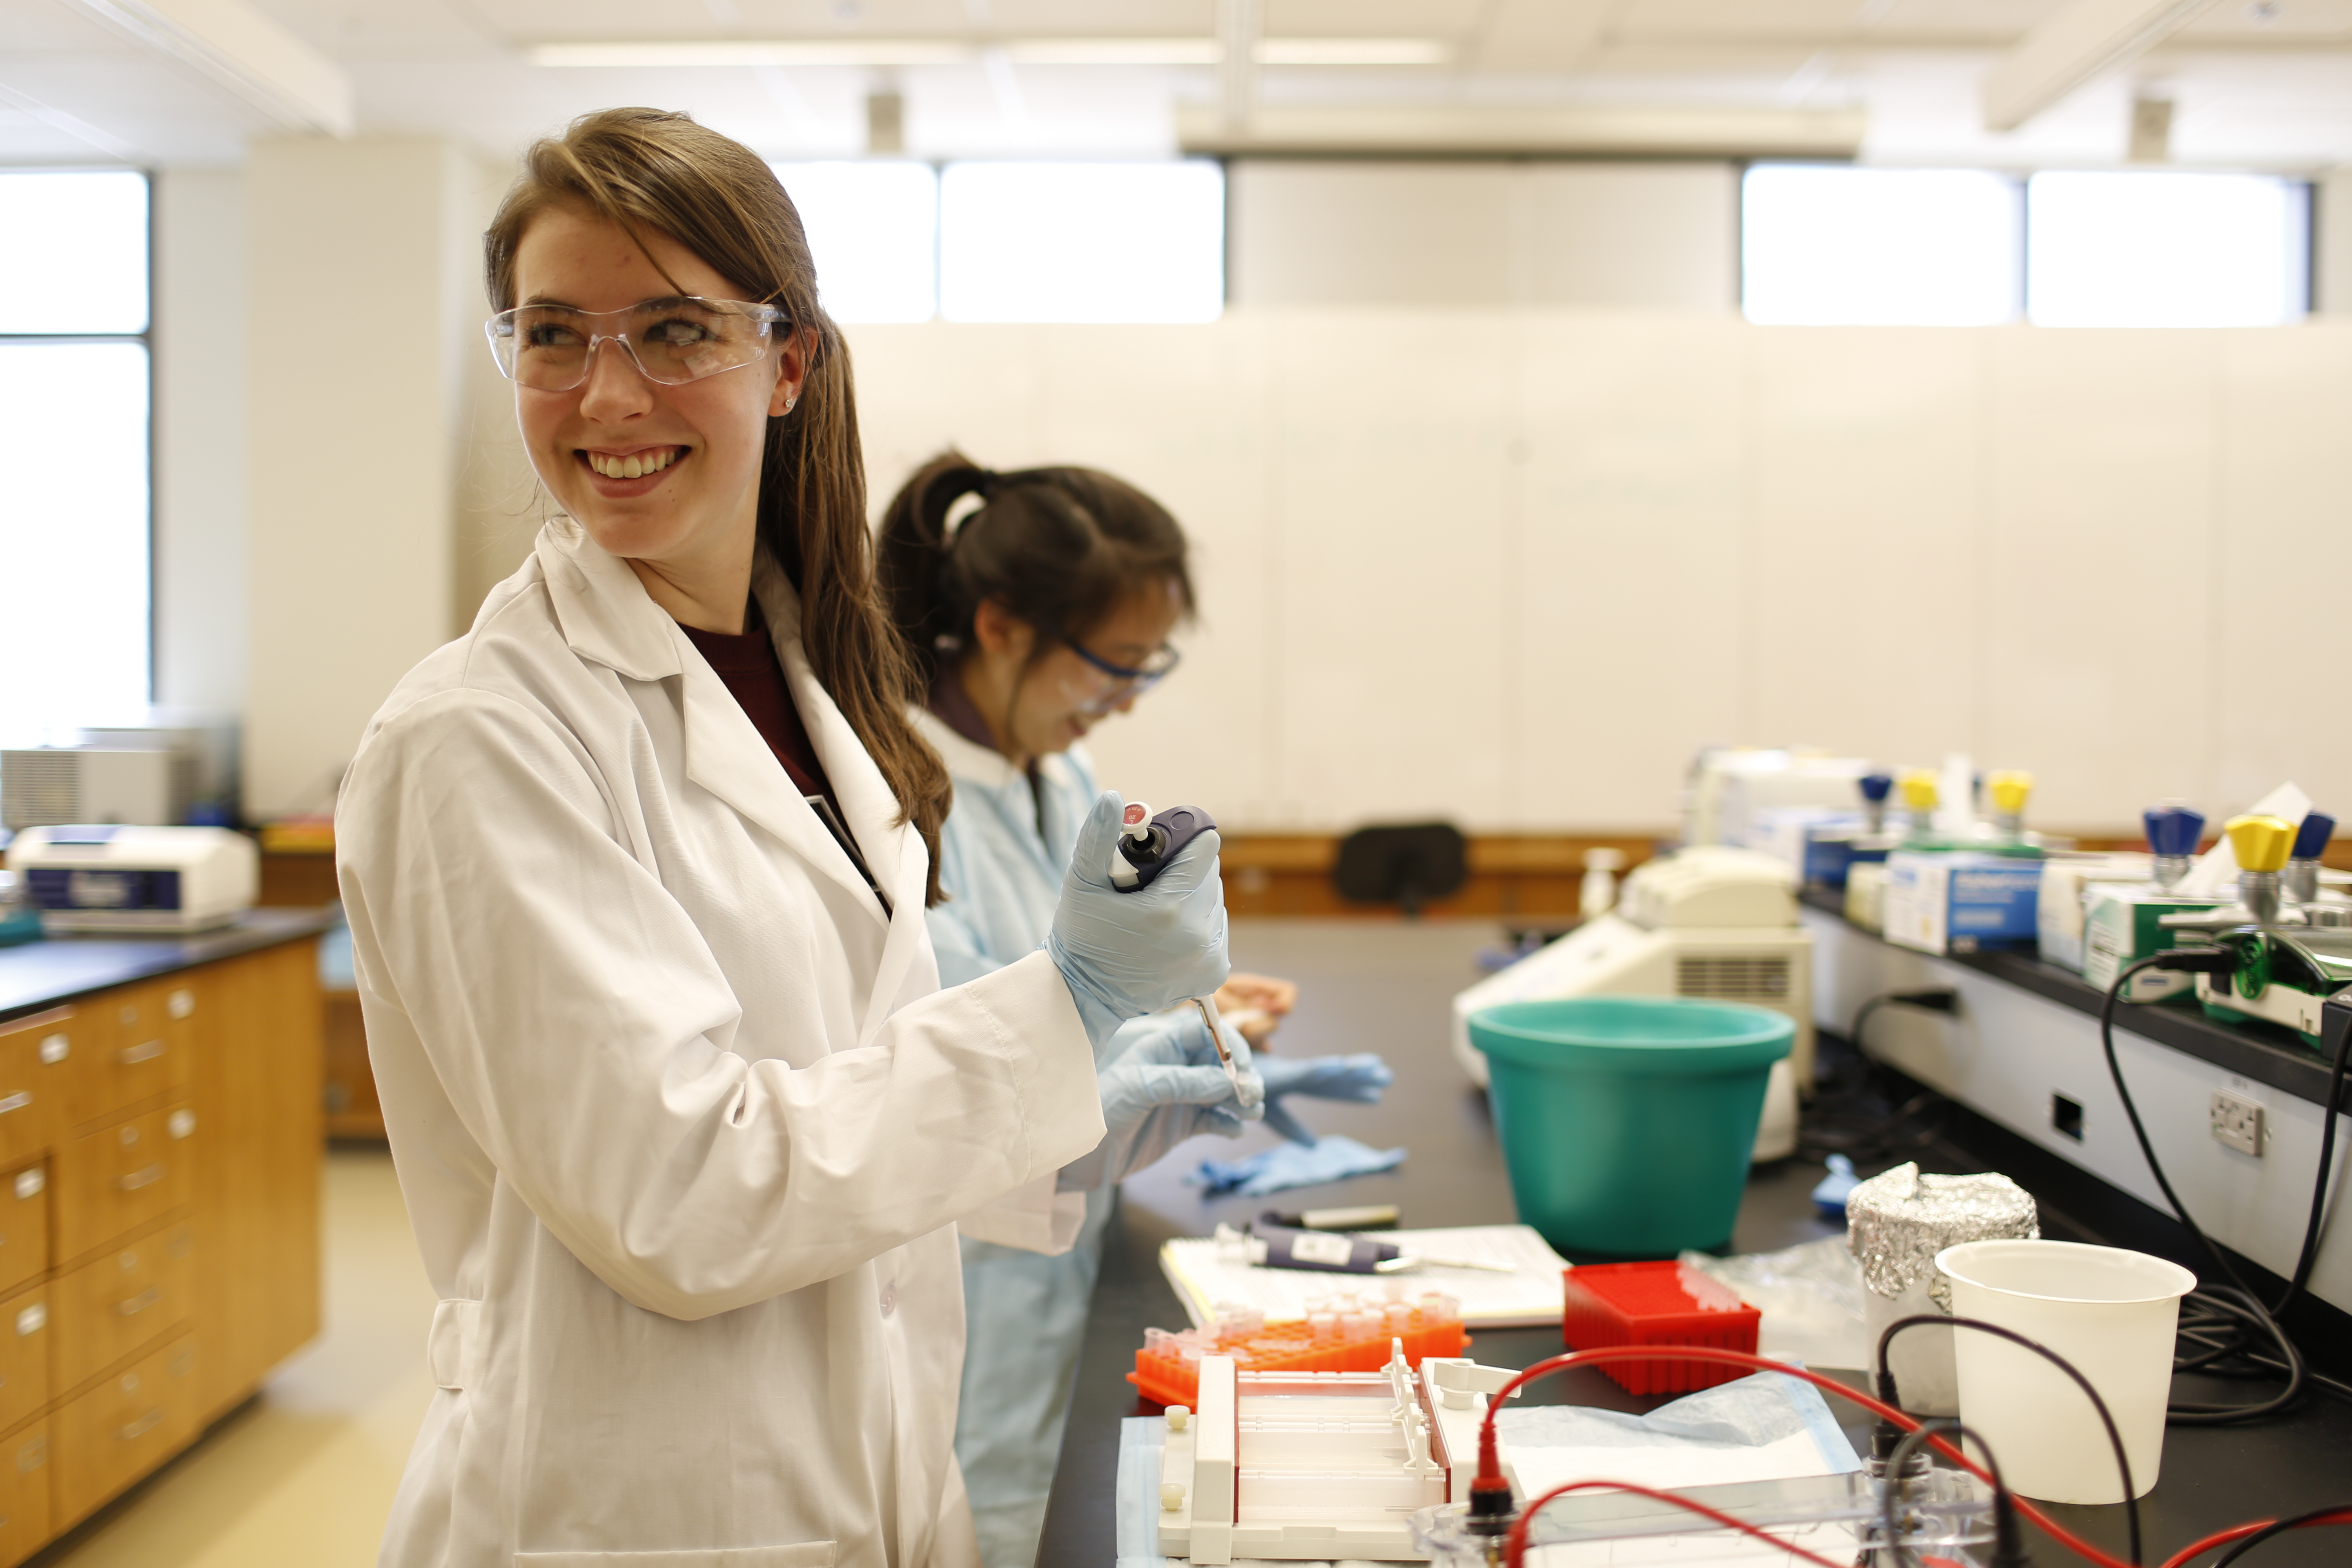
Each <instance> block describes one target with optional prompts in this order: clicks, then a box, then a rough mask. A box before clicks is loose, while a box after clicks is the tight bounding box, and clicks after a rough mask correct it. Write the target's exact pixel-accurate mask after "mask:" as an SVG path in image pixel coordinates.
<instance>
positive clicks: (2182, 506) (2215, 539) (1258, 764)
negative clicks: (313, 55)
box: [851, 309, 2352, 831]
mask: <svg viewBox="0 0 2352 1568" xmlns="http://www.w3.org/2000/svg"><path fill="white" fill-rule="evenodd" d="M851 335H852V340H853V342H854V344H855V347H856V354H857V368H858V386H859V394H860V396H859V403H860V412H861V419H862V424H863V426H864V430H865V434H866V453H867V461H868V465H869V473H870V475H871V479H872V482H873V484H874V487H875V498H874V499H875V506H876V509H877V512H878V510H879V509H880V507H881V505H882V503H883V502H884V501H885V500H887V497H888V494H889V491H890V489H892V488H893V487H894V486H895V485H896V484H897V483H898V480H899V479H902V478H903V477H904V476H905V475H906V474H907V473H908V471H910V470H911V469H912V468H914V467H915V465H916V464H917V463H919V461H920V460H921V459H922V458H925V457H926V456H928V455H929V453H930V452H931V451H933V450H935V449H936V448H937V447H939V446H940V445H942V444H944V443H946V442H949V441H950V440H952V441H956V442H958V443H961V445H962V446H963V447H964V448H965V450H966V451H968V452H969V453H970V454H971V455H972V456H973V457H975V458H979V459H981V460H982V461H983V462H987V463H991V464H993V465H996V466H999V467H1012V466H1017V465H1021V464H1025V463H1031V462H1039V461H1045V460H1055V461H1077V462H1087V463H1092V464H1095V465H1097V466H1099V467H1103V468H1109V469H1111V470H1113V471H1115V472H1118V473H1120V474H1122V475H1124V476H1126V477H1128V478H1129V479H1133V480H1135V481H1136V482H1138V483H1139V484H1141V485H1143V486H1144V487H1145V488H1146V489H1150V490H1151V491H1152V492H1154V493H1155V494H1157V495H1158V496H1160V499H1161V500H1164V501H1165V502H1167V503H1168V504H1169V505H1170V506H1171V509H1173V510H1175V512H1176V513H1177V515H1178V516H1179V517H1180V518H1181V519H1182V520H1183V521H1184V522H1185V524H1186V526H1187V528H1188V530H1189V531H1191V532H1192V535H1193V537H1194V539H1195V540H1196V542H1197V544H1198V549H1199V556H1200V572H1201V584H1202V596H1203V601H1204V605H1205V610H1206V615H1205V618H1204V625H1203V626H1202V627H1201V628H1200V629H1199V631H1198V632H1197V633H1195V634H1194V635H1193V637H1192V639H1191V641H1190V643H1189V644H1188V647H1187V655H1186V662H1185V666H1184V668H1183V669H1182V670H1181V671H1180V673H1179V674H1178V675H1177V676H1176V677H1175V678H1174V679H1171V681H1170V682H1169V683H1168V684H1167V685H1166V686H1165V687H1163V688H1161V689H1160V690H1159V691H1157V692H1155V693H1154V694H1153V695H1152V696H1151V697H1150V699H1149V700H1147V701H1146V702H1145V703H1144V704H1142V705H1141V706H1140V707H1139V709H1138V710H1137V715H1136V716H1135V717H1132V718H1129V719H1126V720H1122V721H1116V722H1114V723H1112V724H1110V725H1109V726H1108V727H1106V728H1105V729H1104V730H1102V731H1098V735H1097V745H1096V750H1097V753H1098V755H1099V756H1100V758H1101V760H1102V761H1103V763H1104V765H1105V772H1106V776H1107V778H1108V779H1109V780H1110V781H1111V782H1113V783H1116V784H1120V785H1121V786H1123V787H1126V788H1128V789H1129V790H1130V791H1132V792H1135V793H1139V794H1143V795H1148V796H1150V797H1151V798H1154V799H1161V798H1165V799H1175V798H1180V797H1181V798H1187V799H1195V800H1198V801H1199V802H1200V803H1201V804H1202V805H1207V806H1209V807H1210V808H1211V809H1212V810H1213V811H1215V812H1216V813H1217V814H1218V815H1219V816H1221V817H1223V818H1225V819H1226V820H1228V821H1231V822H1233V823H1234V824H1235V825H1236V826H1244V827H1249V828H1256V829H1261V830H1266V829H1275V830H1279V829H1336V828H1344V827H1347V826H1353V825H1356V824H1359V823H1361V822H1363V821H1367V820H1372V819H1379V818H1390V819H1395V818H1399V817H1404V816H1415V815H1420V814H1424V813H1431V814H1441V815H1445V816H1453V817H1454V818H1455V819H1457V820H1459V821H1461V822H1462V823H1463V824H1464V825H1465V826H1469V827H1472V828H1475V829H1486V830H1490V831H1509V830H1528V831H1539V830H1545V829H1559V828H1605V827H1627V828H1636V829H1639V828H1647V827H1652V826H1664V825H1665V824H1667V823H1669V822H1670V821H1671V820H1672V817H1673V814H1674V808H1675V806H1674V803H1675V789H1676V787H1677V784H1678V783H1679V780H1680V777H1681V773H1682V771H1683V768H1684V766H1685V763H1686V762H1687V761H1688V758H1689V755H1690V752H1691V751H1692V750H1693V748H1694V747H1696V745H1697V744H1699V743H1700V742H1705V741H1711V740H1713V741H1734V742H1802V743H1811V744H1817V745H1822V746H1826V747H1831V748H1833V749H1836V750H1838V751H1841V752H1853V753H1858V754H1863V755H1868V756H1873V757H1875V758H1877V759H1879V760H1881V761H1884V762H1888V763H1905V762H1932V761H1935V760H1937V759H1938V758H1940V756H1941V755H1942V753H1943V752H1946V751H1947V750H1949V749H1955V748H1962V749H1967V750H1969V751H1970V752H1973V753H1974V754H1975V755H1976V756H1977V757H1978V758H1979V761H1980V763H1983V764H1984V765H1987V766H1996V767H2025V768H2030V769H2032V770H2033V771H2034V772H2035V773H2036V774H2037V776H2038V778H2039V780H2040V788H2039V795H2038V798H2037V801H2036V805H2035V810H2034V816H2035V817H2036V818H2037V819H2038V820H2040V821H2042V822H2044V823H2047V824H2051V825H2055V826H2072V827H2077V828H2084V829H2097V828H2114V829H2121V828H2124V827H2126V826H2128V825H2129V824H2130V823H2131V822H2133V821H2135V820H2136V818H2137V812H2138V810H2139V808H2140V807H2141V806H2142V805H2146V804H2147V802H2149V801H2151V800H2154V799H2156V798H2158V797H2159V796H2164V795H2180V796H2185V797H2187V798H2189V799H2191V800H2194V801H2197V802H2199V803H2200V804H2201V805H2204V806H2205V807H2206V808H2207V809H2208V810H2209V811H2222V810H2228V809H2231V808H2232V807H2236V806H2241V805H2243V804H2245V803H2246V802H2247V801H2249V800H2250V799H2252V797H2253V796H2254V795H2257V794H2259V793H2261V792H2262V791H2263V790H2265V789H2267V788H2268V787H2269V786H2270V785H2272V784H2275V783H2277V782H2278V781H2279V780H2281V779H2283V778H2286V777H2290V776H2292V777H2294V778H2295V779H2296V780H2297V781H2298V782H2300V783H2301V784H2303V785H2304V786H2305V788H2306V789H2309V790H2311V791H2312V792H2313V793H2314V794H2315V795H2318V796H2319V797H2320V798H2321V799H2322V800H2323V802H2325V801H2327V800H2336V801H2339V802H2352V731H2347V728H2346V727H2345V726H2343V725H2341V724H2337V723H2335V722H2333V721H2331V719H2330V718H2329V716H2328V710H2327V709H2326V690H2327V689H2328V686H2329V684H2330V681H2331V679H2332V677H2331V676H2330V675H2329V673H2328V671H2329V670H2330V669H2332V668H2336V667H2337V666H2340V664H2341V662H2342V656H2341V648H2342V646H2343V636H2342V632H2341V629H2340V626H2336V617H2337V616H2340V609H2339V608H2338V607H2337V606H2338V605H2340V600H2341V584H2344V583H2346V582H2352V527H2347V519H2346V512H2347V505H2352V500H2347V498H2352V442H2347V441H2346V440H2344V439H2343V438H2342V431H2343V430H2344V429H2345V428H2346V426H2347V422H2352V323H2334V322H2314V323H2312V324H2308V325H2305V326H2302V327H2296V328H2285V329H2275V330H2269V331H2225V332H2198V331H2171V332H2166V331H2099V332H2094V331H2082V332H2066V331H2040V330H2036V329H2032V328H2028V327H2010V328H1992V329H1984V330H1969V331H1955V330H1930V329H1800V328H1756V327H1749V326H1747V325H1745V324H1744V323H1742V322H1740V321H1738V320H1737V319H1730V318H1725V317H1722V316H1718V315H1713V314H1707V315H1700V314H1694V313H1678V314H1663V313H1661V314H1635V313H1628V312H1612V313H1601V312H1571V311H1557V310H1507V309H1506V310H1354V311H1338V310H1332V311H1320V312H1316V311H1287V312H1256V313H1253V312H1244V311H1237V312H1235V313H1234V314H1233V315H1231V316H1229V317H1228V318H1227V319H1226V320H1225V321H1222V322H1219V323H1216V324H1214V325H1212V326H1205V327H1197V328H1194V327H1154V328H1098V327H1094V328H1090V327H979V326H952V325H946V324H938V323H934V324H931V325H927V326H920V327H861V328H856V329H854V330H853V331H852V334H851ZM2331 600H2332V601H2334V602H2332V603H2331V602H2329V601H2331Z"/></svg>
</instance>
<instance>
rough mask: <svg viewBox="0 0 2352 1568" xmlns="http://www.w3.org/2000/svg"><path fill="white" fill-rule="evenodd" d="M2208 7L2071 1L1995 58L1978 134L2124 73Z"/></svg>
mask: <svg viewBox="0 0 2352 1568" xmlns="http://www.w3.org/2000/svg"><path fill="white" fill-rule="evenodd" d="M2212 4H2213V0H2072V3H2071V4H2069V5H2063V6H2061V7H2060V8H2059V9H2058V10H2056V11H2054V12H2053V13H2051V15H2050V16H2046V17H2044V18H2043V19H2042V22H2041V24H2040V25H2039V26H2036V27H2034V28H2033V30H2032V31H2031V32H2029V33H2027V34H2026V35H2025V37H2022V38H2021V39H2019V40H2018V43H2017V47H2015V48H2012V49H2011V50H2010V51H2009V53H2008V54H2006V55H2004V56H2002V57H2001V60H2000V65H1998V66H1997V67H1995V68H1994V69H1993V73H1992V75H1991V76H1990V77H1989V78H1987V79H1986V81H1985V88H1984V120H1985V129H1987V130H1989V131H2014V130H2016V129H2017V128H2018V127H2019V126H2021V125H2022V124H2024V123H2025V122H2026V121H2029V120H2031V119H2032V118H2033V117H2034V116H2035V115H2037V114H2039V113H2041V112H2042V110H2045V109H2047V108H2049V107H2050V106H2051V105H2052V104H2053V103H2056V102H2057V101H2058V100H2060V99H2062V98H2064V97H2065V96H2066V95H2067V94H2069V93H2071V92H2073V91H2074V89H2077V88H2079V87H2083V86H2085V85H2086V84H2088V83H2089V82H2091V81H2092V80H2093V79H2095V78H2098V77H2101V76H2104V75H2105V74H2106V73H2107V72H2108V71H2111V70H2114V69H2115V68H2117V67H2118V66H2124V65H2128V64H2129V63H2130V62H2132V61H2133V60H2136V59H2137V58H2139V57H2140V56H2142V55H2144V54H2146V53H2147V51H2148V50H2150V49H2152V48H2154V47H2156V46H2157V45H2158V44H2160V43H2162V42H2164V40H2165V39H2167V38H2168V37H2172V35H2173V34H2175V33H2177V32H2179V30H2180V29H2181V28H2183V27H2185V26H2188V25H2189V23H2190V22H2193V21H2195V20H2196V19H2197V16H2198V14H2199V13H2200V12H2202V11H2204V10H2206V9H2208V8H2209V7H2210V6H2211V5H2212Z"/></svg>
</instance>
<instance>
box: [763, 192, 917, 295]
mask: <svg viewBox="0 0 2352 1568" xmlns="http://www.w3.org/2000/svg"><path fill="white" fill-rule="evenodd" d="M775 167H776V177H777V178H778V179H781V180H782V181H783V183H784V190H785V191H786V192H787V193H788V194H789V195H791V196H792V198H793V205H794V206H795V207H798V208H799V209H800V215H801V222H802V224H803V226H805V227H806V228H807V230H808V237H809V249H810V250H811V251H813V252H814V254H815V258H816V281H817V292H818V297H819V298H820V299H821V300H823V302H824V309H825V313H826V314H828V315H830V316H831V317H832V318H833V319H834V320H835V321H929V320H930V319H931V317H932V316H933V315H934V314H936V313H937V311H938V307H939V216H940V210H939V209H940V195H939V185H940V181H939V175H938V174H935V173H933V171H932V169H931V166H930V165H929V164H928V163H895V162H893V163H880V162H875V163H779V164H777V165H776V166H775Z"/></svg>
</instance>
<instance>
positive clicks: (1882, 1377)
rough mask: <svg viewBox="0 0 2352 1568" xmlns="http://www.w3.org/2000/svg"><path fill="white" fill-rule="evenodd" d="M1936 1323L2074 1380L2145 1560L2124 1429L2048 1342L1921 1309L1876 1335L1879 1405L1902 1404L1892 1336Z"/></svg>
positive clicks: (1885, 1429) (2134, 1550)
mask: <svg viewBox="0 0 2352 1568" xmlns="http://www.w3.org/2000/svg"><path fill="white" fill-rule="evenodd" d="M1935 1323H1940V1324H1943V1325H1944V1326H1946V1327H1948V1328H1954V1329H1968V1330H1971V1331H1974V1332H1977V1333H1982V1334H1990V1335H1992V1336H1993V1337H1994V1338H1995V1339H2002V1340H2007V1341H2008V1342H2010V1343H2011V1344H2013V1345H2015V1346H2017V1347H2018V1348H2019V1349H2021V1350H2028V1351H2032V1352H2033V1353H2034V1354H2035V1355H2038V1356H2040V1357H2041V1358H2042V1360H2044V1361H2046V1362H2048V1363H2050V1364H2051V1365H2053V1366H2054V1367H2056V1368H2057V1369H2058V1370H2059V1371H2060V1372H2063V1373H2065V1374H2066V1375H2067V1376H2068V1377H2070V1378H2073V1379H2074V1386H2075V1387H2077V1388H2079V1389H2081V1390H2082V1391H2083V1396H2084V1398H2086V1399H2088V1400H2089V1401H2090V1402H2091V1408H2092V1409H2093V1410H2095V1411H2096V1412H2098V1416H2099V1425H2100V1426H2104V1427H2105V1428H2106V1432H2107V1447H2109V1448H2110V1449H2111V1450H2112V1451H2113V1452H2114V1454H2115V1457H2116V1475H2117V1476H2118V1477H2120V1478H2121V1479H2122V1480H2123V1484H2124V1521H2125V1524H2126V1527H2127V1529H2128V1531H2129V1535H2130V1540H2131V1560H2132V1562H2133V1563H2135V1564H2137V1563H2141V1562H2143V1561H2145V1559H2143V1558H2142V1557H2141V1555H2140V1535H2139V1496H2138V1494H2137V1492H2136V1491H2135V1490H2134V1489H2133V1488H2132V1473H2131V1456H2130V1455H2129V1454H2127V1453H2126V1452H2125V1451H2124V1435H2123V1432H2122V1431H2121V1429H2119V1428H2118V1427H2117V1426H2116V1417H2115V1414H2114V1412H2112V1411H2110V1410H2109V1409H2108V1408H2107V1402H2106V1401H2105V1400H2104V1399H2102V1398H2100V1397H2099V1391H2098V1390H2097V1389H2095V1388H2094V1387H2092V1386H2091V1380H2090V1379H2089V1378H2087V1377H2085V1376H2084V1375H2083V1373H2082V1370H2081V1369H2080V1368H2078V1367H2077V1366H2075V1364H2074V1363H2073V1362H2070V1361H2068V1360H2067V1359H2066V1358H2065V1357H2064V1356H2062V1355H2060V1354H2059V1353H2058V1352H2056V1351H2053V1350H2052V1349H2051V1348H2050V1347H2049V1346H2048V1345H2045V1344H2042V1343H2041V1342H2038V1341H2035V1340H2030V1339H2028V1338H2026V1337H2025V1336H2024V1335H2023V1334H2021V1333H2019V1332H2018V1331H2016V1330H2015V1329H2009V1328H2003V1327H2002V1326H2001V1325H2000V1324H1999V1323H1988V1322H1986V1321H1984V1320H1983V1319H1981V1318H1959V1317H1952V1318H1948V1317H1945V1316H1944V1315H1943V1314H1942V1313H1940V1312H1923V1313H1920V1314H1919V1315H1918V1316H1916V1317H1911V1318H1897V1319H1896V1320H1895V1321H1893V1322H1891V1323H1889V1324H1887V1325H1886V1331H1885V1333H1882V1334H1880V1335H1879V1336H1878V1359H1877V1373H1878V1376H1877V1384H1876V1393H1877V1395H1878V1402H1879V1403H1880V1404H1882V1405H1894V1406H1895V1407H1896V1408H1898V1409H1900V1408H1901V1407H1902V1404H1903V1400H1902V1397H1901V1390H1900V1389H1898V1388H1897V1387H1896V1385H1895V1373H1893V1372H1892V1371H1891V1370H1890V1369H1889V1368H1888V1366H1887V1352H1888V1347H1890V1346H1891V1345H1893V1344H1894V1342H1895V1335H1897V1334H1899V1333H1901V1332H1903V1331H1905V1330H1906V1329H1916V1328H1921V1327H1925V1326H1927V1325H1928V1324H1935ZM1892 1431H1893V1427H1892V1426H1889V1425H1888V1424H1886V1423H1885V1422H1881V1423H1880V1424H1879V1428H1878V1433H1877V1437H1878V1439H1879V1441H1880V1442H1881V1443H1885V1441H1886V1440H1887V1434H1889V1433H1890V1432H1892ZM1981 1446H1982V1445H1981V1444H1979V1447H1981ZM1996 1501H1997V1500H1996Z"/></svg>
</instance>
